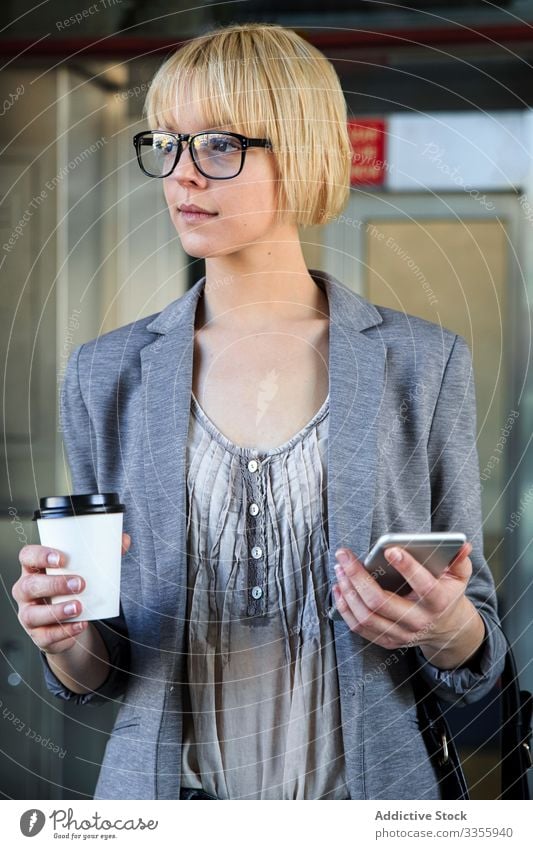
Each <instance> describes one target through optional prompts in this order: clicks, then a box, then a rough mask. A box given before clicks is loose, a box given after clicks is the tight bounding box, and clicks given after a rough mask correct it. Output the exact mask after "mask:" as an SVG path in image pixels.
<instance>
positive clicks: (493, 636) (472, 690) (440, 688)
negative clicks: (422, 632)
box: [415, 608, 507, 705]
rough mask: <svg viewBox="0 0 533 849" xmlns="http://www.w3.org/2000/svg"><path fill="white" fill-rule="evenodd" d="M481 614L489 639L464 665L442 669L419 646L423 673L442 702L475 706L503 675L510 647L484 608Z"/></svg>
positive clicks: (418, 657) (419, 658) (486, 637)
mask: <svg viewBox="0 0 533 849" xmlns="http://www.w3.org/2000/svg"><path fill="white" fill-rule="evenodd" d="M478 613H479V615H480V616H481V618H482V619H483V622H484V623H485V637H484V639H483V642H482V644H481V646H480V647H479V649H478V651H477V652H476V654H475V655H474V656H473V657H472V658H471V659H470V660H469V661H467V663H466V664H465V665H464V666H459V667H457V668H455V669H440V668H439V667H438V666H434V665H433V664H432V663H430V662H429V661H428V660H427V659H426V657H425V656H424V654H423V652H422V650H421V649H420V648H419V646H415V656H416V658H417V660H418V663H419V667H420V674H421V675H422V676H423V677H424V678H425V680H426V681H427V683H428V684H429V685H430V687H431V689H432V690H433V692H434V693H435V695H436V696H438V698H439V699H442V701H445V702H453V703H455V704H458V705H465V704H471V703H473V702H477V701H478V700H479V699H482V698H483V697H484V696H486V695H487V693H489V692H490V691H491V690H492V689H493V687H495V685H496V682H497V680H498V678H499V677H500V675H501V674H502V672H503V667H504V664H505V655H506V652H507V645H506V642H505V637H504V635H503V633H502V631H501V629H500V628H499V626H498V625H497V624H496V623H495V622H494V620H492V619H491V618H490V617H488V616H487V615H486V614H485V613H484V611H483V610H482V609H479V608H478Z"/></svg>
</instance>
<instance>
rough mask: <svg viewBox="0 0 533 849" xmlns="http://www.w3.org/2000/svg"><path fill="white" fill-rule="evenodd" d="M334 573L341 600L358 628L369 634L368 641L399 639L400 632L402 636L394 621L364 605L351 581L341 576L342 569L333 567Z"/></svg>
mask: <svg viewBox="0 0 533 849" xmlns="http://www.w3.org/2000/svg"><path fill="white" fill-rule="evenodd" d="M335 571H336V572H337V580H338V582H339V587H340V589H341V592H342V595H343V598H344V599H345V601H346V603H347V604H348V607H349V609H350V612H351V613H352V615H353V616H354V618H355V619H356V621H357V622H358V624H359V626H361V627H362V628H365V629H366V630H367V631H368V633H370V634H371V637H369V639H373V640H375V639H376V638H383V637H387V638H390V639H394V638H399V637H400V632H401V635H402V636H403V635H404V632H403V629H402V628H401V627H399V626H398V623H397V622H396V620H394V619H392V620H391V619H388V618H387V617H385V616H382V615H380V614H379V613H376V612H375V611H374V610H372V609H370V608H369V607H368V606H367V605H366V604H365V601H364V599H363V598H361V596H360V594H359V592H358V591H357V589H356V588H355V587H354V585H353V583H352V581H350V579H349V578H348V577H347V576H346V575H345V574H343V569H342V567H340V568H339V567H335ZM359 633H361V631H359Z"/></svg>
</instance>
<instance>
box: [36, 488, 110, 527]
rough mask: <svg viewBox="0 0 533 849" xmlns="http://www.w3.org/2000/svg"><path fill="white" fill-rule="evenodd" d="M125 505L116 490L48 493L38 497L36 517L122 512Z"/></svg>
mask: <svg viewBox="0 0 533 849" xmlns="http://www.w3.org/2000/svg"><path fill="white" fill-rule="evenodd" d="M125 509H126V508H125V507H124V505H123V504H121V503H120V501H119V496H118V494H117V493H116V492H90V493H86V494H83V495H49V496H47V497H46V498H40V499H39V510H35V512H34V514H33V519H32V521H33V522H35V520H36V519H63V518H64V517H65V516H92V515H93V514H95V513H123V512H124V511H125Z"/></svg>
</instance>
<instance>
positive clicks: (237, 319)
mask: <svg viewBox="0 0 533 849" xmlns="http://www.w3.org/2000/svg"><path fill="white" fill-rule="evenodd" d="M248 247H249V248H250V250H247V252H246V255H242V254H240V253H233V254H230V255H227V256H220V257H208V258H206V282H205V286H204V290H203V297H201V298H200V301H199V303H198V312H197V322H196V324H197V329H199V328H200V327H203V326H204V325H206V324H208V325H209V326H210V327H211V328H215V327H216V328H219V329H228V330H244V329H246V330H250V329H268V328H269V327H270V328H271V327H279V326H280V325H281V324H289V323H292V324H294V323H295V322H298V323H300V322H305V321H312V320H314V321H316V320H322V321H323V320H324V319H325V318H327V317H328V314H329V310H328V299H327V296H326V294H325V292H323V291H322V289H320V287H319V286H318V285H317V284H316V283H315V281H314V280H313V278H312V277H311V275H310V274H309V271H308V269H307V265H306V263H305V260H304V257H303V254H302V251H301V246H300V242H299V241H298V240H297V239H296V241H295V242H292V243H289V244H288V245H286V244H284V245H282V247H283V250H282V251H281V252H280V251H276V250H274V248H275V247H277V244H276V245H275V244H273V243H269V244H263V243H259V244H256V245H252V246H248Z"/></svg>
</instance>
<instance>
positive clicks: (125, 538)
mask: <svg viewBox="0 0 533 849" xmlns="http://www.w3.org/2000/svg"><path fill="white" fill-rule="evenodd" d="M130 545H131V537H130V535H129V534H126V533H123V534H122V554H126V552H128V551H129V549H130Z"/></svg>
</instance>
